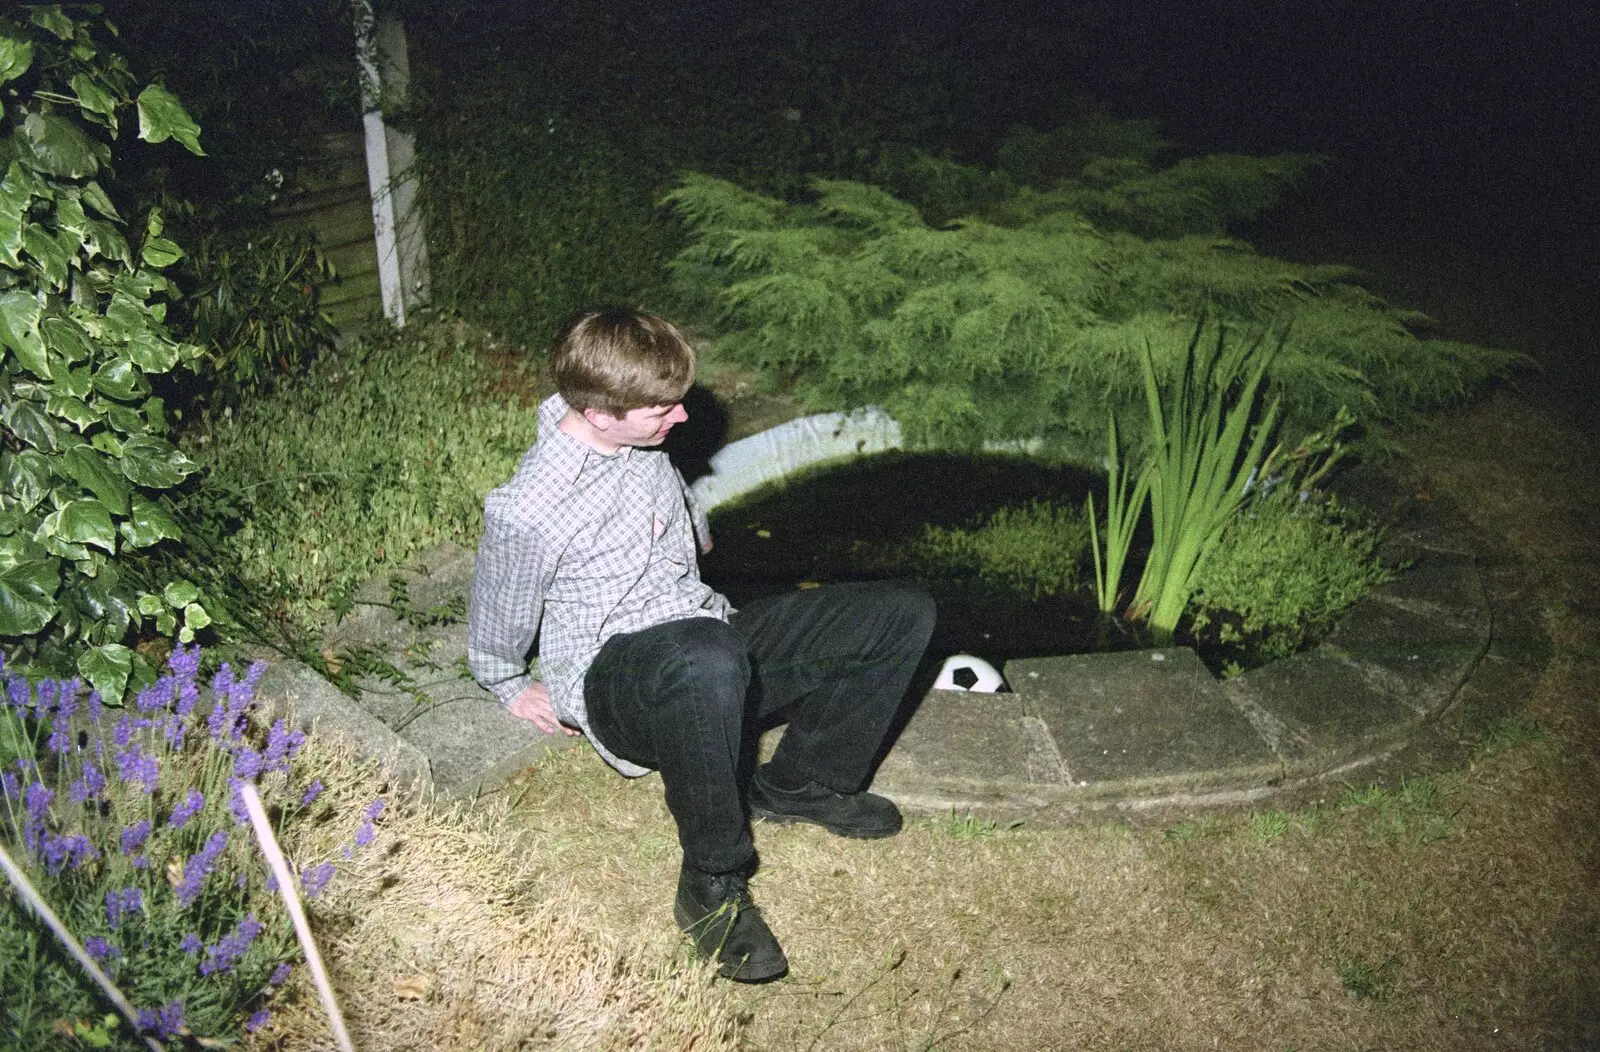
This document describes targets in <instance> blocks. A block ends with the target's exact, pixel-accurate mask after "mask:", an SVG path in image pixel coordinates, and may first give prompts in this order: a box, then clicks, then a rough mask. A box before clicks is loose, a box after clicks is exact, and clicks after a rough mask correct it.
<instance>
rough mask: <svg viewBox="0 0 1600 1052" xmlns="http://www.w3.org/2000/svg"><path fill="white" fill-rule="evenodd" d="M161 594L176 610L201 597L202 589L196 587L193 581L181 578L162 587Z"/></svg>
mask: <svg viewBox="0 0 1600 1052" xmlns="http://www.w3.org/2000/svg"><path fill="white" fill-rule="evenodd" d="M161 595H162V598H164V599H166V601H167V605H168V606H170V607H172V608H173V609H174V610H180V609H182V608H183V607H186V606H188V605H189V604H190V603H192V602H194V601H195V600H197V599H199V598H200V589H199V588H197V587H195V584H194V582H193V581H185V580H183V579H181V578H180V579H178V580H176V581H172V582H169V583H168V584H167V586H166V587H165V588H163V589H161Z"/></svg>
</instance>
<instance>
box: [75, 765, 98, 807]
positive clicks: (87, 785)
mask: <svg viewBox="0 0 1600 1052" xmlns="http://www.w3.org/2000/svg"><path fill="white" fill-rule="evenodd" d="M105 787H106V776H105V775H103V774H101V773H100V768H98V767H96V766H95V765H94V761H93V760H85V761H83V775H82V777H80V778H77V779H75V780H74V781H73V783H72V784H71V785H69V786H67V799H68V800H71V801H72V802H73V803H75V804H81V803H84V802H85V801H87V800H91V799H93V798H95V797H97V796H99V795H100V794H101V793H102V792H103V791H104V790H105Z"/></svg>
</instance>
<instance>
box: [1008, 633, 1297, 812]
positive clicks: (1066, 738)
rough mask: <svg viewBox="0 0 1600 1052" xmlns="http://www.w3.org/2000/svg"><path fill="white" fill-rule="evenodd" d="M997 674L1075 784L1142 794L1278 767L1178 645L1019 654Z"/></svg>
mask: <svg viewBox="0 0 1600 1052" xmlns="http://www.w3.org/2000/svg"><path fill="white" fill-rule="evenodd" d="M1005 674H1006V681H1007V682H1009V683H1010V684H1011V685H1012V686H1013V687H1014V688H1015V689H1016V690H1017V692H1018V695H1019V697H1020V698H1021V699H1022V702H1023V706H1024V708H1025V709H1026V710H1027V713H1028V714H1029V715H1032V716H1036V717H1038V718H1039V719H1040V720H1042V721H1043V722H1044V724H1045V726H1046V727H1048V728H1049V731H1050V736H1051V739H1052V740H1053V742H1054V743H1055V746H1056V749H1057V750H1058V752H1059V754H1060V756H1061V758H1062V761H1063V763H1065V765H1066V768H1067V771H1068V772H1069V778H1070V779H1071V780H1073V781H1074V782H1076V783H1077V784H1078V785H1079V786H1080V787H1082V786H1084V785H1095V784H1098V783H1106V782H1116V783H1118V784H1120V785H1124V786H1126V787H1127V788H1128V789H1129V791H1133V792H1145V791H1156V790H1158V789H1162V788H1164V789H1166V790H1172V789H1177V788H1180V787H1186V788H1194V787H1200V786H1205V785H1212V784H1218V783H1219V782H1221V781H1226V780H1233V781H1241V780H1242V781H1247V782H1248V781H1252V780H1258V779H1259V780H1262V781H1265V780H1269V779H1271V778H1274V777H1276V776H1278V775H1279V774H1280V773H1281V767H1280V765H1279V763H1278V759H1277V757H1276V756H1275V755H1274V754H1273V752H1272V750H1271V748H1269V747H1268V745H1267V743H1266V742H1265V741H1263V740H1262V738H1261V736H1260V735H1259V734H1257V733H1256V730H1255V728H1254V727H1253V726H1252V725H1251V722H1250V721H1249V720H1248V719H1247V718H1246V717H1245V716H1244V714H1242V713H1241V712H1240V711H1239V710H1238V709H1237V708H1236V707H1235V706H1234V705H1233V704H1232V703H1231V702H1230V701H1229V699H1228V697H1227V695H1226V694H1225V693H1224V692H1223V690H1222V689H1221V686H1220V685H1219V684H1218V683H1217V681H1216V680H1215V679H1214V678H1213V677H1212V676H1211V673H1210V672H1209V671H1208V670H1207V669H1206V667H1205V666H1204V665H1203V664H1202V663H1201V662H1200V659H1199V657H1198V656H1197V655H1196V654H1195V652H1194V651H1193V650H1190V649H1188V648H1186V647H1172V648H1166V649H1161V650H1144V651H1133V652H1129V653H1121V654H1078V655H1073V656H1069V657H1051V658H1028V659H1023V660H1017V661H1010V662H1007V663H1006V669H1005Z"/></svg>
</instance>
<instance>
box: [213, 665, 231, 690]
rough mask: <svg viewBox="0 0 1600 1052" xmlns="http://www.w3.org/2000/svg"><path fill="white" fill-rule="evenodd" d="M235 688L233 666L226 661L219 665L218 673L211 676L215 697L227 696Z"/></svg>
mask: <svg viewBox="0 0 1600 1052" xmlns="http://www.w3.org/2000/svg"><path fill="white" fill-rule="evenodd" d="M232 690H233V666H232V665H230V664H228V663H227V662H226V661H224V662H223V663H222V664H220V665H218V666H217V674H216V675H215V676H212V677H211V693H212V696H214V697H218V698H221V697H225V696H226V695H227V694H229V693H230V692H231V691H232Z"/></svg>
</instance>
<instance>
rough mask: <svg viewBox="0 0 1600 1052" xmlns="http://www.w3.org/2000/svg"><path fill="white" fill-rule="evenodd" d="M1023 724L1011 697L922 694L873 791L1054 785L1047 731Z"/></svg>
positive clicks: (1061, 780) (1061, 776)
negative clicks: (921, 699) (923, 695)
mask: <svg viewBox="0 0 1600 1052" xmlns="http://www.w3.org/2000/svg"><path fill="white" fill-rule="evenodd" d="M1042 730H1043V728H1042V727H1040V726H1038V725H1037V724H1036V721H1035V722H1034V723H1033V724H1032V725H1030V721H1029V720H1028V718H1027V714H1026V713H1025V712H1024V711H1023V709H1022V703H1021V701H1020V700H1019V699H1018V698H1017V695H1015V694H978V693H968V692H966V691H960V690H933V691H929V692H928V695H927V697H926V698H924V699H923V701H922V703H921V704H920V705H918V706H917V709H916V711H915V712H914V713H913V714H912V717H911V719H910V721H909V722H908V723H907V724H906V727H905V729H904V730H903V731H902V732H901V734H900V736H899V738H897V739H896V740H895V743H894V747H893V748H892V749H891V750H890V751H889V755H888V756H886V757H885V758H884V761H883V763H882V765H881V766H880V767H879V768H878V772H877V775H876V777H875V778H874V781H873V786H874V787H875V788H877V789H879V790H880V791H882V792H885V793H886V794H887V795H889V796H891V797H893V796H895V795H896V794H897V793H904V792H907V791H909V790H910V789H911V788H913V787H915V788H916V789H918V790H925V789H931V788H934V787H938V788H940V789H943V790H946V791H951V792H958V793H962V794H968V795H970V794H974V793H978V794H983V793H987V792H992V791H994V786H995V785H996V784H998V783H1005V784H1006V785H1007V786H1008V787H1010V788H1021V787H1025V786H1029V785H1062V784H1065V782H1066V781H1067V776H1066V772H1065V770H1063V769H1062V766H1061V762H1060V758H1059V757H1058V756H1057V755H1056V754H1055V750H1054V747H1053V744H1052V743H1051V742H1050V740H1049V737H1048V734H1042V733H1041V731H1042Z"/></svg>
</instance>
